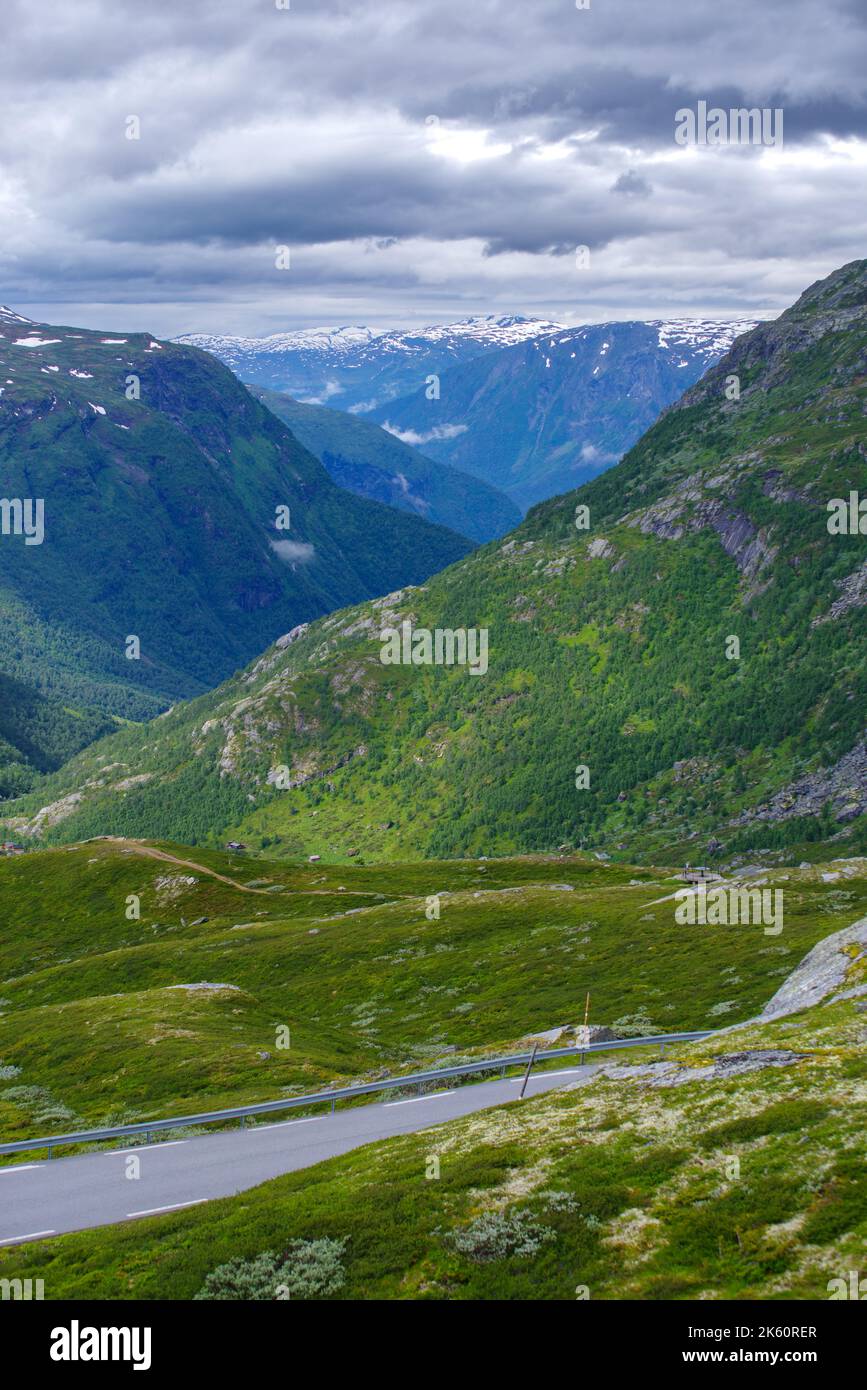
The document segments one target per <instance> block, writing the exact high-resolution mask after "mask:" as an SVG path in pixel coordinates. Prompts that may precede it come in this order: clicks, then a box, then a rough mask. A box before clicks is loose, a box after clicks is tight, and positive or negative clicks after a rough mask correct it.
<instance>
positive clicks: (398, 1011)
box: [0, 841, 867, 1140]
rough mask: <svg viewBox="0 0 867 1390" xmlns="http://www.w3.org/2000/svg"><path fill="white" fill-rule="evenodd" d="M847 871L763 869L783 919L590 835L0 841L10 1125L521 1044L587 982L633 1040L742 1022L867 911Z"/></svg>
mask: <svg viewBox="0 0 867 1390" xmlns="http://www.w3.org/2000/svg"><path fill="white" fill-rule="evenodd" d="M829 869H830V872H831V877H832V880H833V881H831V882H828V881H826V878H825V877H824V876H823V874H824V873H825V872H826V871H824V870H819V869H805V870H798V869H793V870H788V871H785V872H777V873H776V874H775V873H774V872H773V871H771V872H770V873H769V874H768V875H767V876H766V877H767V881H768V882H769V883H770V884H771V885H773V886H774V887H776V888H779V889H780V890H781V891H782V892H783V894H784V929H783V931H782V932H781V933H780V934H778V935H776V936H766V935H765V934H764V932H763V930H762V927H761V926H753V927H746V926H729V927H719V928H716V929H714V928H701V927H697V928H693V929H691V930H690V929H689V928H685V927H684V926H682V925H680V924H679V923H678V922H677V920H676V918H675V907H676V906H677V904H676V903H675V902H674V900H673V899H672V896H671V895H672V894H673V893H674V892H675V891H676V889H677V888H678V887H680V886H682V884H681V880H680V879H679V878H677V877H674V876H672V875H669V874H667V873H666V871H664V870H663V871H661V872H657V871H652V870H643V869H635V867H634V866H622V867H621V866H616V867H612V866H609V865H606V864H604V863H601V862H599V861H598V860H596V859H595V858H594V857H593V856H591V855H569V856H551V857H546V858H543V857H531V858H523V859H508V860H502V861H496V862H495V861H491V862H488V863H479V862H477V861H476V862H470V861H464V862H440V863H437V864H432V863H426V864H416V865H404V864H401V865H394V866H389V865H377V866H373V865H370V866H362V867H356V866H346V865H344V866H340V867H339V868H334V867H332V868H330V869H328V868H322V866H321V865H303V866H287V865H280V864H275V863H268V862H267V861H259V862H257V863H255V864H245V862H244V861H243V859H239V858H237V857H233V856H231V855H227V854H224V853H215V852H212V851H210V852H209V851H205V852H204V853H200V852H198V851H193V850H188V849H185V848H183V847H182V846H177V845H170V844H163V845H147V844H136V843H133V842H129V841H126V842H106V841H96V842H90V843H88V844H86V845H80V846H75V847H72V848H63V849H54V850H48V851H44V852H42V853H38V854H30V855H24V856H22V857H21V858H19V859H15V860H10V861H3V860H0V921H2V923H3V927H2V958H3V970H2V975H3V978H2V979H0V996H2V999H3V1003H2V1006H0V1132H2V1134H3V1137H4V1138H5V1139H9V1140H11V1139H15V1138H24V1137H25V1136H32V1135H37V1134H43V1133H45V1132H46V1131H50V1130H52V1129H55V1130H56V1128H57V1127H58V1125H60V1127H61V1128H63V1127H65V1128H69V1127H70V1125H71V1124H72V1123H76V1124H77V1123H79V1122H82V1123H83V1124H85V1125H98V1124H102V1123H109V1122H110V1121H109V1117H110V1116H114V1117H117V1121H116V1122H118V1123H120V1122H121V1119H120V1117H121V1116H122V1117H123V1120H124V1121H126V1120H129V1121H132V1120H133V1119H146V1118H148V1117H156V1116H159V1115H165V1116H170V1115H173V1114H175V1115H182V1114H189V1113H190V1112H191V1111H195V1110H199V1109H211V1108H213V1109H217V1108H220V1107H222V1106H229V1105H241V1104H245V1103H252V1102H254V1101H260V1100H267V1099H272V1098H274V1097H275V1096H278V1095H279V1094H280V1092H281V1089H282V1088H288V1092H287V1093H290V1094H291V1093H295V1092H304V1091H310V1090H315V1089H316V1088H318V1087H320V1086H322V1085H325V1084H328V1083H330V1082H332V1081H338V1080H339V1081H341V1082H344V1083H348V1082H351V1081H353V1080H356V1079H357V1080H361V1079H366V1078H368V1077H370V1076H371V1075H375V1074H379V1073H381V1069H382V1068H383V1067H388V1068H390V1069H391V1070H392V1071H393V1072H396V1071H400V1070H405V1069H410V1070H411V1069H413V1068H418V1067H428V1066H433V1065H436V1064H438V1062H440V1061H442V1062H445V1061H447V1060H448V1059H451V1060H452V1061H453V1060H454V1057H455V1053H456V1051H459V1052H460V1053H461V1054H463V1053H473V1052H482V1053H490V1052H494V1053H502V1052H503V1051H507V1050H510V1049H513V1048H514V1047H516V1046H517V1045H518V1044H519V1043H520V1041H521V1039H522V1038H524V1037H526V1036H528V1035H531V1034H532V1033H533V1031H534V1030H538V1031H540V1032H543V1031H546V1030H548V1029H551V1028H554V1027H561V1026H568V1027H571V1026H573V1025H574V1024H576V1023H578V1022H579V1021H580V1018H581V1017H582V1015H583V1008H584V1001H585V996H586V993H587V991H589V992H590V994H591V999H592V1011H591V1021H592V1022H593V1023H598V1024H603V1025H607V1026H609V1027H612V1028H613V1029H614V1030H615V1032H616V1034H617V1035H619V1036H640V1035H641V1034H646V1033H655V1032H675V1031H679V1030H681V1029H689V1028H717V1027H720V1026H722V1025H723V1024H728V1023H735V1022H738V1021H740V1020H742V1019H746V1018H749V1017H751V1016H752V1015H753V1014H755V1013H756V1012H757V1010H758V1009H759V1008H760V1007H761V1006H762V1005H763V1004H764V1003H765V1002H766V1000H767V999H769V998H770V997H771V996H772V995H773V994H774V993H775V991H776V989H777V988H778V986H779V984H780V982H781V980H782V978H783V977H785V976H787V975H788V974H790V973H791V972H792V971H793V970H794V969H795V967H796V966H797V965H798V963H799V961H800V960H801V958H802V957H803V956H804V955H805V954H806V952H807V951H808V950H810V948H811V947H813V946H814V945H815V943H816V942H817V941H819V940H821V939H823V938H824V937H826V936H828V935H830V934H831V933H833V932H836V931H838V930H839V929H840V928H842V927H848V926H849V925H850V923H851V922H852V921H853V920H855V919H858V918H860V917H861V916H863V914H864V913H865V912H867V861H864V860H860V861H846V862H840V863H839V864H835V865H833V866H829ZM744 881H749V880H747V879H745V880H744ZM433 898H436V899H437V906H438V910H439V916H438V917H436V916H432V915H430V907H431V900H432V899H433ZM136 904H137V910H138V912H139V915H138V916H137V917H136V916H135V915H134V914H133V916H132V917H130V915H129V913H130V911H131V910H133V909H134V908H135V906H136ZM281 1026H282V1027H285V1028H288V1029H289V1043H290V1045H289V1046H288V1047H281V1046H278V1029H279V1028H280V1027H281ZM564 1040H565V1039H564ZM2 1068H13V1069H14V1070H13V1071H11V1072H10V1071H8V1070H2ZM73 1117H76V1119H75V1120H74V1121H73Z"/></svg>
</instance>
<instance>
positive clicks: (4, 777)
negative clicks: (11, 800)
mask: <svg viewBox="0 0 867 1390" xmlns="http://www.w3.org/2000/svg"><path fill="white" fill-rule="evenodd" d="M114 727H115V721H114V720H112V719H110V718H106V717H105V716H104V715H102V714H98V713H97V712H96V711H94V710H86V709H81V710H76V709H69V708H67V707H66V706H65V705H62V704H61V703H60V702H59V701H58V700H54V699H48V698H46V697H45V696H44V695H40V693H39V692H38V691H37V690H34V689H33V687H32V686H28V685H25V684H24V683H23V682H22V681H16V680H13V679H12V678H11V677H10V676H4V675H2V674H0V800H3V799H5V798H6V797H11V796H16V795H19V794H20V793H21V792H23V791H26V790H27V789H28V788H29V787H30V786H31V785H32V784H33V782H34V781H35V780H36V778H37V776H38V774H39V773H42V772H50V771H54V770H55V769H57V768H58V767H60V766H61V764H62V763H65V762H66V761H67V760H68V759H69V758H71V757H72V756H73V754H74V753H77V752H78V751H79V750H80V749H81V748H85V747H86V746H87V745H88V744H89V743H93V741H94V739H97V738H100V737H101V736H102V735H103V734H106V733H108V732H110V730H112V729H113V728H114Z"/></svg>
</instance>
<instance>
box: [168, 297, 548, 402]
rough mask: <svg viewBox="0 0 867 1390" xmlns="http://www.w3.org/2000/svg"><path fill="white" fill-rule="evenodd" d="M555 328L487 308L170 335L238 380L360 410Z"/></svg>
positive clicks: (302, 399)
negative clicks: (428, 321) (455, 315)
mask: <svg viewBox="0 0 867 1390" xmlns="http://www.w3.org/2000/svg"><path fill="white" fill-rule="evenodd" d="M562 331H563V325H562V324H556V323H549V322H548V321H547V320H545V319H530V318H523V317H521V316H520V315H517V314H511V315H506V316H504V317H497V316H496V315H494V314H487V315H484V316H481V317H476V318H468V319H462V320H460V322H458V323H449V324H435V325H433V326H432V327H429V328H420V329H414V330H412V331H411V332H400V331H383V332H376V331H374V330H373V329H371V328H363V327H353V326H345V327H342V328H304V329H299V330H298V331H297V332H290V333H274V334H271V336H270V337H267V338H240V337H221V336H215V335H212V334H207V333H187V334H184V335H183V336H182V337H180V338H178V339H177V341H178V342H180V343H186V344H188V345H190V346H191V347H198V348H204V350H205V351H206V352H211V353H213V354H214V356H215V357H219V359H220V361H221V362H225V364H226V366H228V367H231V369H232V371H233V372H235V373H236V375H237V376H239V377H240V378H241V379H242V381H247V382H250V383H253V384H255V385H257V386H267V387H270V388H271V389H272V390H276V391H286V392H288V394H289V395H290V396H295V397H296V398H297V399H298V400H300V401H303V402H305V403H306V404H310V405H331V404H333V405H334V406H335V407H336V408H337V409H339V410H352V411H357V412H362V413H363V412H367V411H370V410H374V409H375V408H376V407H377V406H379V405H383V404H385V403H386V402H388V401H393V400H396V399H398V397H400V396H406V395H409V394H411V393H412V392H413V391H415V390H416V389H417V388H418V387H419V386H423V385H424V382H425V377H426V376H428V375H430V374H431V373H440V372H443V371H446V370H447V369H448V368H449V367H453V366H456V365H457V364H459V363H462V362H469V361H472V360H473V359H474V358H476V357H479V356H480V355H481V354H482V353H486V352H495V351H497V350H498V349H502V348H507V347H513V346H515V345H517V344H520V343H523V342H526V341H527V340H528V339H530V338H536V337H538V336H539V334H542V333H561V332H562Z"/></svg>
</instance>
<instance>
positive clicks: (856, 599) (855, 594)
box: [810, 560, 867, 627]
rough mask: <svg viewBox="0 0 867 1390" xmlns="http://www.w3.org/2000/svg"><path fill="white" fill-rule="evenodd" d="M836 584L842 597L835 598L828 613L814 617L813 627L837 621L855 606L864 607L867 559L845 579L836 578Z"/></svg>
mask: <svg viewBox="0 0 867 1390" xmlns="http://www.w3.org/2000/svg"><path fill="white" fill-rule="evenodd" d="M834 584H835V586H836V588H838V589H839V590H840V597H839V598H837V599H835V600H834V602H833V603H832V604H831V607H830V608H829V609H828V612H827V613H823V614H821V615H820V616H819V617H818V618H814V619H813V621H812V623H811V624H810V626H811V627H821V625H822V623H830V622H836V620H837V619H838V618H842V617H843V616H844V615H845V614H846V613H849V612H851V610H852V609H853V608H863V607H864V605H865V604H867V560H865V561H864V563H863V564H862V565H860V566H859V568H858V569H856V570H855V571H854V572H853V573H852V574H847V575H846V577H845V579H835V580H834Z"/></svg>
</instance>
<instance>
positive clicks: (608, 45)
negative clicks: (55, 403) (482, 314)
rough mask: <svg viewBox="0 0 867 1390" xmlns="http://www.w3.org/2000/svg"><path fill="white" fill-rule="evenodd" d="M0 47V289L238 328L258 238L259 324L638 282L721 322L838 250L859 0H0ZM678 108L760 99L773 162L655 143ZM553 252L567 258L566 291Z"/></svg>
mask: <svg viewBox="0 0 867 1390" xmlns="http://www.w3.org/2000/svg"><path fill="white" fill-rule="evenodd" d="M4 57H5V59H6V62H5V64H4V68H5V72H4V84H3V95H2V103H3V121H2V123H0V299H3V298H6V299H13V300H16V301H17V302H19V303H20V302H23V301H24V300H26V301H27V302H30V303H36V302H39V303H42V302H51V301H52V300H60V299H65V300H68V301H70V302H73V303H75V302H79V303H83V302H86V301H88V300H92V301H94V302H98V303H110V302H112V301H113V300H116V299H118V298H120V299H123V298H126V299H127V300H128V301H129V302H130V303H135V304H146V303H147V302H149V301H151V302H153V303H155V304H159V305H160V306H161V308H160V313H161V314H162V315H165V314H166V309H165V306H166V305H174V306H177V305H178V304H179V303H182V302H187V303H190V304H197V303H202V302H205V301H208V302H212V303H215V304H216V303H219V301H221V299H229V300H231V301H232V303H233V304H239V303H243V304H244V308H243V311H239V313H241V316H242V317H243V320H244V322H243V323H240V322H239V321H238V319H237V318H236V317H235V315H234V313H233V311H232V310H228V311H227V320H228V321H226V322H224V323H223V325H222V326H223V327H224V328H226V329H231V328H234V327H242V328H244V327H247V328H252V329H253V330H254V331H255V329H256V327H257V326H258V325H259V324H260V323H261V322H264V319H265V318H266V317H267V316H269V315H270V314H271V313H272V306H273V303H274V302H275V300H274V296H275V295H276V294H277V293H278V292H277V290H276V288H275V286H276V283H277V282H275V279H274V266H273V248H274V246H275V245H277V244H284V243H285V244H288V245H290V246H291V247H292V250H293V269H292V279H291V282H290V283H291V286H292V294H290V293H289V291H288V289H286V288H284V286H285V285H286V283H287V282H286V281H285V280H283V281H281V282H279V283H280V286H281V288H280V290H279V295H280V296H282V298H281V299H280V304H281V309H280V312H281V313H283V314H284V317H285V316H286V315H289V316H291V315H293V314H294V315H297V316H299V317H301V318H304V319H305V320H307V321H311V320H312V321H325V320H326V319H328V318H332V319H333V317H335V316H337V314H335V309H337V311H338V313H339V316H340V317H341V318H345V317H349V315H350V310H351V312H352V314H353V315H354V316H355V317H358V316H362V317H364V316H367V317H372V316H375V315H378V316H379V317H382V315H385V316H386V317H388V313H389V309H390V306H397V305H398V304H401V305H402V306H403V309H402V312H403V313H404V314H406V313H407V312H408V301H410V302H412V303H415V304H416V305H417V306H418V309H419V312H420V313H423V312H424V307H423V306H426V305H431V306H432V307H433V306H435V307H436V311H437V313H438V314H440V315H441V314H442V313H443V312H445V313H448V312H450V310H449V309H448V308H444V306H445V305H450V306H451V308H452V309H453V310H454V311H455V312H464V311H465V310H466V309H467V308H469V309H472V310H474V311H475V310H479V309H483V308H487V307H491V306H493V307H496V306H497V305H502V307H503V308H529V307H536V308H539V307H544V308H545V309H546V311H547V312H549V313H550V314H552V316H556V313H557V312H558V309H559V305H560V304H562V303H563V302H564V301H565V302H566V303H567V304H571V302H572V301H573V300H574V299H576V298H580V300H581V302H582V303H583V304H586V305H587V306H588V312H590V311H594V310H595V309H596V307H597V304H599V305H603V306H604V305H608V306H610V307H612V308H617V307H623V308H626V307H629V306H632V305H635V306H640V304H641V303H642V302H645V301H646V298H647V294H648V292H649V290H648V287H649V286H650V285H651V283H652V285H653V294H654V295H656V296H657V297H659V296H660V295H663V296H666V295H667V302H668V303H670V304H671V305H672V306H673V307H674V306H675V305H676V304H680V303H692V304H694V305H695V306H696V309H697V310H702V309H707V308H708V307H709V306H710V304H711V303H712V304H713V305H715V306H718V307H725V306H726V305H730V306H731V308H732V310H733V311H734V310H735V309H738V310H740V309H741V308H742V307H743V306H742V301H744V300H746V302H747V303H750V302H752V303H755V304H757V305H764V306H765V307H768V306H773V305H776V304H779V303H784V302H786V300H787V299H788V298H790V297H791V296H792V293H793V292H796V291H797V290H798V289H800V288H801V286H802V283H803V281H804V280H806V279H808V278H811V277H815V275H817V274H820V273H824V272H825V271H826V270H829V269H831V268H832V267H833V265H835V264H837V263H838V262H839V261H840V260H845V259H851V258H852V257H853V256H855V255H858V254H860V253H861V251H862V250H863V247H862V246H861V245H860V244H859V238H860V234H861V229H862V227H863V220H864V218H863V211H864V208H863V187H864V174H865V145H864V144H862V139H861V138H862V137H867V129H865V126H867V103H865V100H864V95H863V91H864V83H863V73H864V71H865V68H867V17H865V13H864V8H863V5H862V4H861V3H860V0H831V2H830V3H825V4H822V5H821V6H820V5H817V4H816V3H815V0H763V3H761V4H758V3H756V0H732V3H728V4H725V5H722V4H720V3H719V0H690V3H689V4H685V3H675V0H656V3H654V4H645V3H641V0H591V8H590V9H589V10H584V11H579V10H577V9H576V7H575V5H574V3H573V0H474V3H473V4H472V5H470V4H467V3H466V0H375V3H374V2H373V0H291V9H290V10H278V9H277V7H276V4H275V3H274V0H234V3H232V4H222V3H219V4H215V3H213V0H184V3H183V4H178V3H175V0H151V3H149V4H148V5H142V4H141V3H140V0H78V3H77V4H76V5H75V6H62V7H58V8H57V9H53V10H52V11H51V16H50V22H48V19H47V17H46V15H45V13H44V11H43V10H42V9H41V8H40V7H36V6H33V5H32V3H29V0H6V3H5V5H4ZM698 100H705V101H707V102H708V103H709V104H710V105H718V106H721V107H724V108H726V109H728V108H730V107H733V106H755V105H759V106H765V105H770V106H774V107H781V108H782V109H783V111H784V115H785V148H784V152H783V153H782V154H781V156H780V157H779V159H777V162H776V163H769V162H768V160H767V158H766V157H765V155H764V154H763V152H762V151H757V150H754V149H727V150H723V151H720V150H704V151H701V152H697V151H693V150H686V151H683V150H678V149H677V147H676V146H675V145H674V141H673V132H674V118H675V112H676V110H677V109H678V108H679V107H682V106H694V105H695V103H696V102H697V101H698ZM133 115H134V116H137V117H138V118H139V120H140V122H141V138H140V139H138V140H129V139H127V138H126V123H127V119H128V117H130V116H133ZM650 193H652V194H653V196H648V195H649V194H650ZM830 207H833V209H834V215H833V218H831V217H829V208H830ZM579 244H586V245H589V246H591V248H592V249H593V253H594V257H595V260H594V262H593V266H594V270H593V275H592V278H588V277H585V278H584V279H583V280H580V281H576V280H575V279H574V278H573V279H572V280H569V281H567V280H565V279H564V274H565V266H566V263H567V261H568V259H569V257H570V255H571V253H572V251H573V250H574V247H575V246H576V245H579ZM579 285H580V289H579V288H578V286H579ZM293 296H294V297H293ZM284 304H285V305H286V307H285V308H283V307H282V306H283V305H284ZM342 305H345V306H346V312H345V313H344V312H341V311H340V307H339V306H342ZM319 306H321V307H319ZM332 306H334V307H332ZM180 312H185V311H180V310H178V309H177V308H175V309H173V310H170V311H169V313H168V317H167V318H166V319H165V322H166V323H167V324H168V326H169V329H171V328H172V327H173V326H174V323H173V321H172V322H170V320H171V319H172V314H174V315H175V317H177V315H178V314H179V313H180ZM559 312H562V309H559ZM154 326H155V327H156V328H157V329H159V328H160V327H161V324H160V323H157V324H155V325H154Z"/></svg>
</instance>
